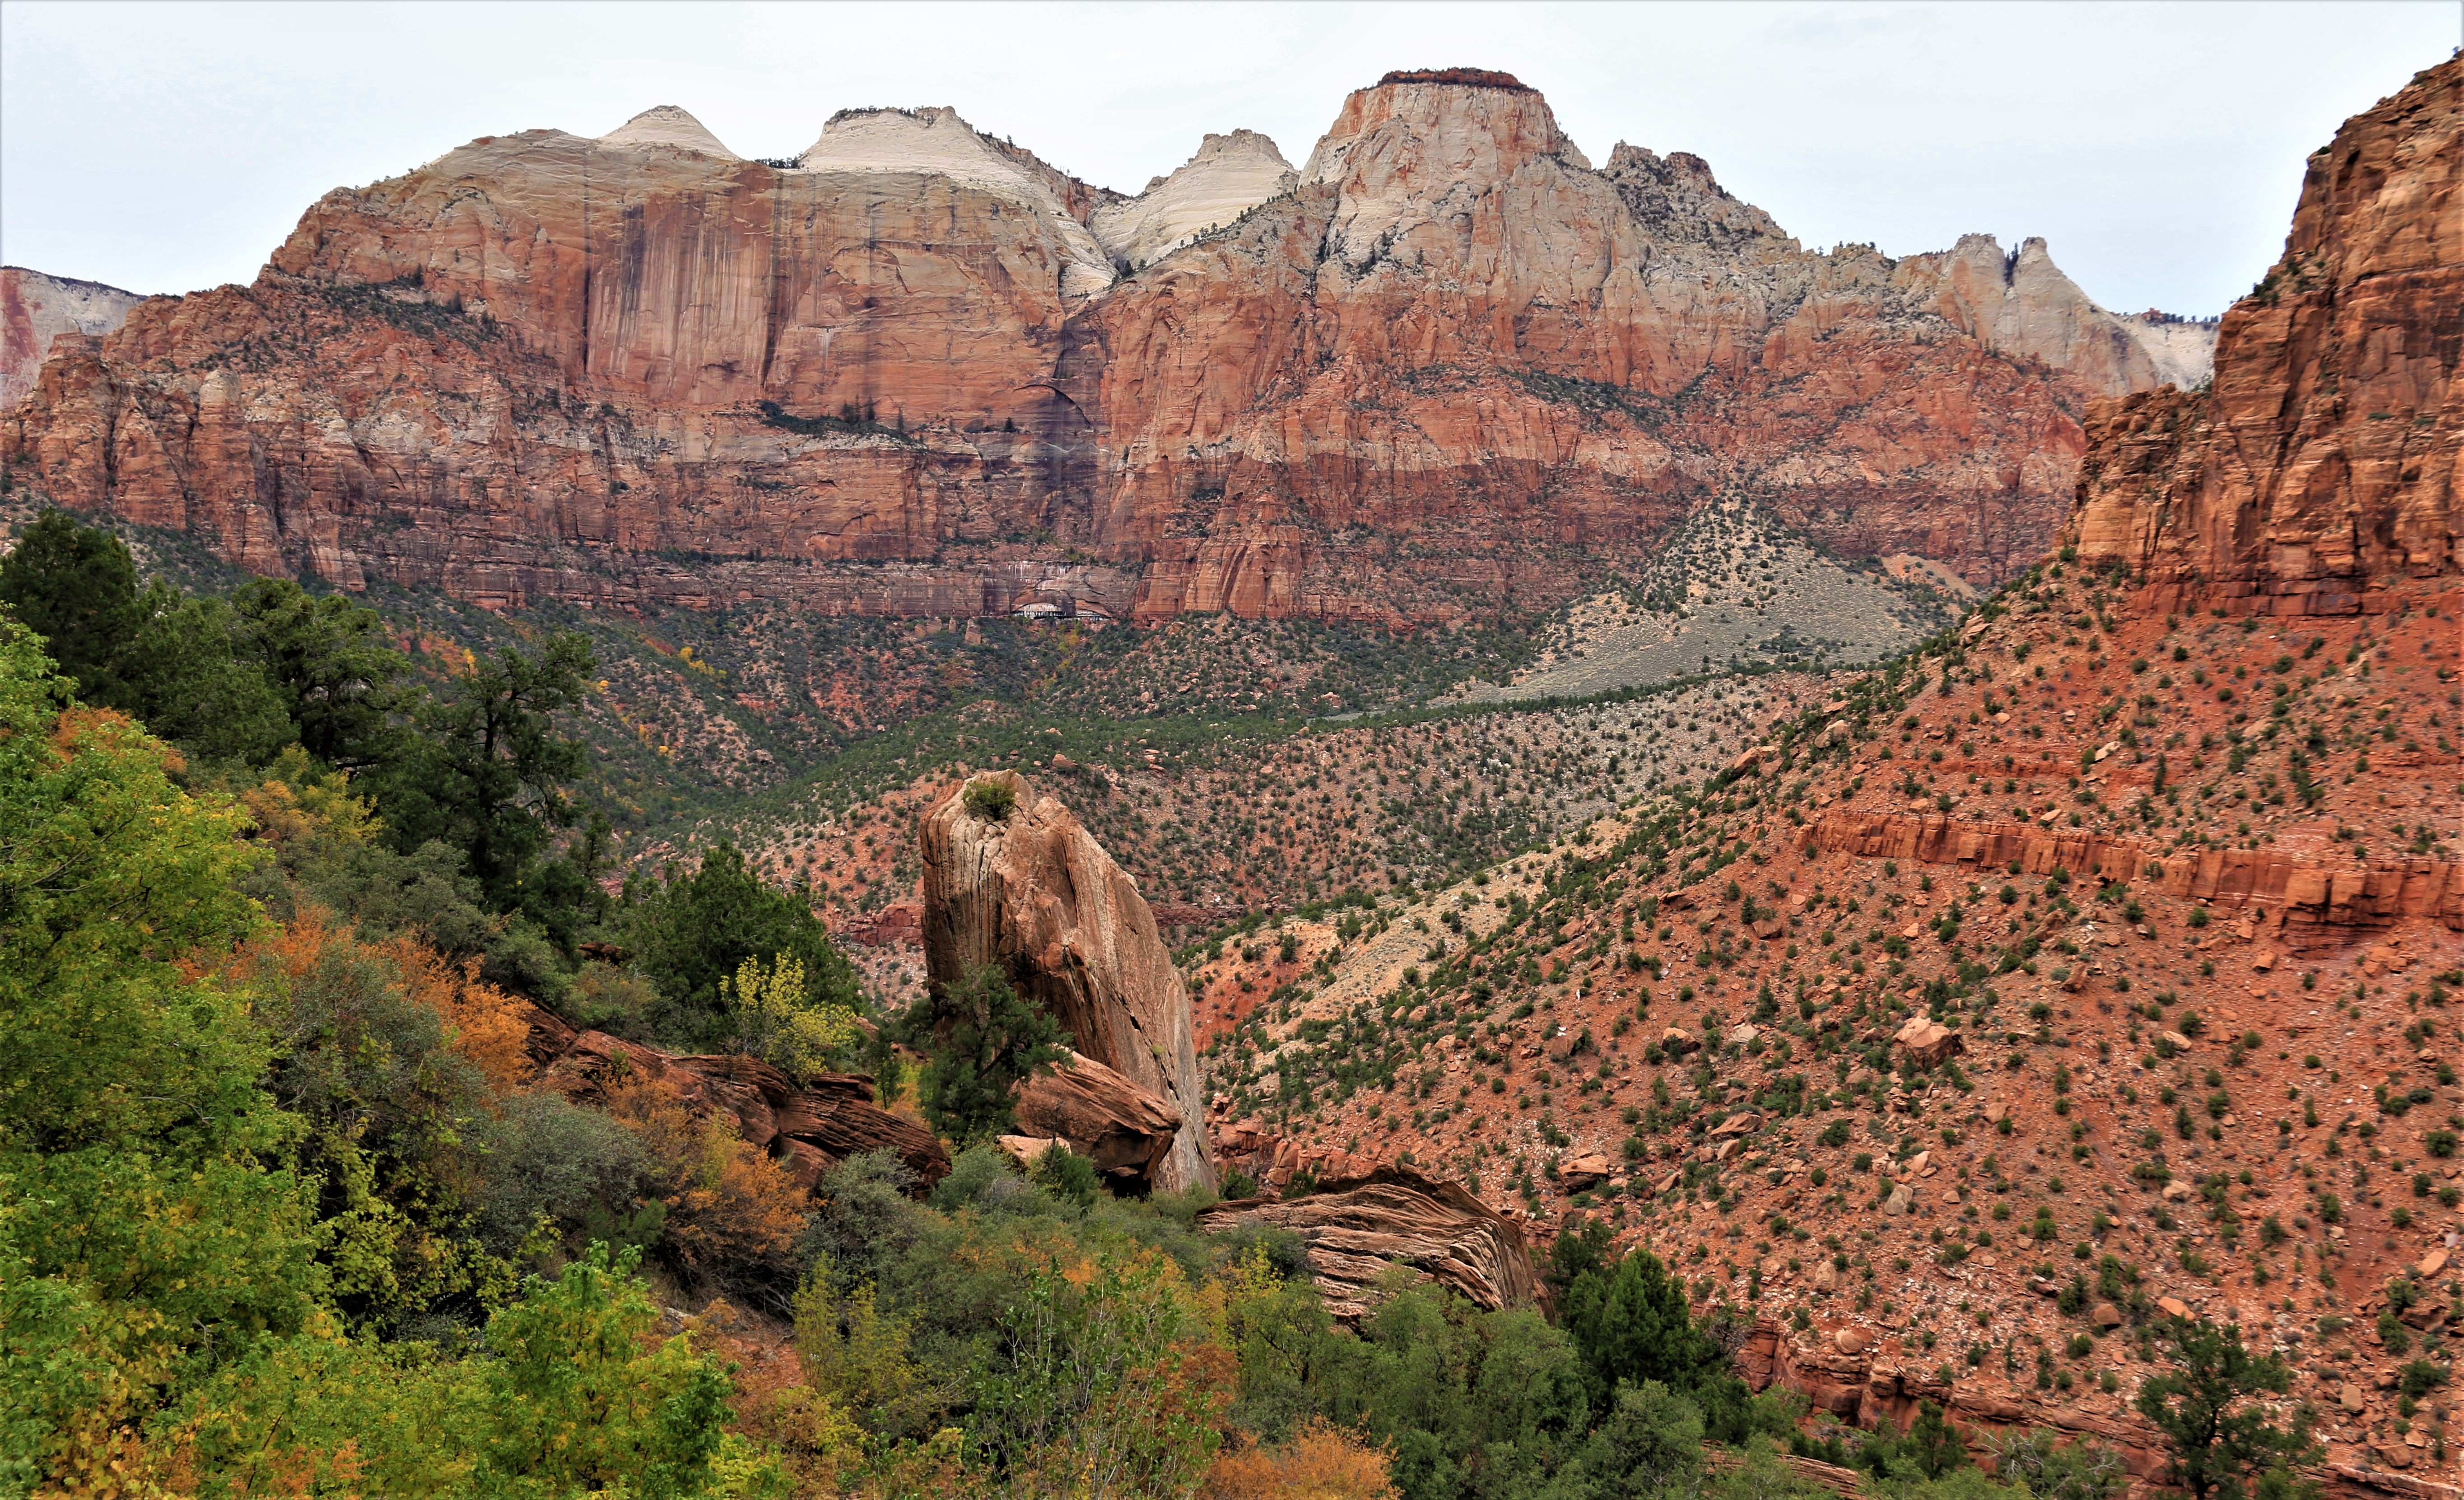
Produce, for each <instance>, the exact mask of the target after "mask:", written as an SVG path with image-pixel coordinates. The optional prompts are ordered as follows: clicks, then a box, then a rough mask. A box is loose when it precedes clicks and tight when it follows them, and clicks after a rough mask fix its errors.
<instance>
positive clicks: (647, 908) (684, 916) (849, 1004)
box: [626, 839, 862, 1048]
mask: <svg viewBox="0 0 2464 1500" xmlns="http://www.w3.org/2000/svg"><path fill="white" fill-rule="evenodd" d="M626 932H627V937H628V938H629V940H630V943H631V946H632V950H633V961H634V965H635V966H636V967H637V968H639V969H640V970H641V971H642V974H643V976H644V977H645V978H647V979H648V980H649V982H650V983H651V984H652V985H653V986H654V987H655V988H656V989H657V990H658V994H659V1007H658V1009H657V1011H656V1012H655V1013H654V1014H653V1016H652V1018H651V1024H652V1028H653V1030H654V1031H656V1032H657V1033H658V1034H659V1035H660V1036H662V1037H664V1038H667V1039H669V1040H671V1041H673V1042H675V1043H676V1044H677V1045H679V1046H685V1047H693V1048H717V1047H724V1046H726V1045H728V1044H729V1043H730V1041H732V1040H733V1039H734V1036H735V1028H736V1025H737V1023H736V1020H735V1018H734V1015H733V1013H732V1008H731V1006H730V1005H729V1004H728V1002H727V999H726V997H725V996H724V995H723V994H722V993H721V987H722V985H724V984H726V983H728V982H733V981H734V979H735V977H736V975H737V972H738V971H740V970H741V969H742V968H743V967H744V965H746V964H747V963H754V962H760V963H775V962H777V961H778V960H793V961H794V962H796V963H797V964H799V965H801V966H802V968H803V986H804V1002H803V1003H804V1004H807V1005H810V1006H816V1007H838V1008H844V1009H848V1010H854V1009H858V1008H860V1007H861V1004H862V1000H861V995H860V991H859V990H858V987H857V984H856V979H855V970H854V969H853V968H852V967H850V966H849V965H848V963H847V956H846V955H844V954H842V953H840V952H839V950H838V947H837V945H836V944H834V943H832V942H831V941H830V934H829V929H828V928H826V927H825V926H824V925H823V924H822V920H821V918H820V917H818V916H815V915H813V909H812V907H811V905H810V904H809V903H807V902H806V901H805V899H804V898H803V896H802V895H800V894H798V893H795V892H793V891H784V890H781V889H780V888H778V887H776V886H773V885H770V884H767V883H766V882H764V881H763V880H762V879H761V877H760V876H759V875H758V874H756V873H754V871H753V869H752V867H751V866H749V865H747V864H746V863H745V862H744V853H743V851H742V850H741V849H737V847H736V846H735V845H734V844H731V843H728V842H727V841H726V840H723V839H722V840H720V841H719V842H718V843H717V844H715V845H714V846H712V848H711V849H710V850H709V852H707V853H705V854H704V855H702V860H701V868H700V869H699V870H696V871H693V873H692V874H690V875H686V876H683V877H681V878H679V879H674V880H671V881H669V882H668V883H667V884H666V885H664V886H660V887H657V888H655V889H652V890H650V891H649V892H647V893H642V892H637V893H636V894H635V896H634V900H633V904H632V907H631V910H630V911H629V913H628V914H627V920H626Z"/></svg>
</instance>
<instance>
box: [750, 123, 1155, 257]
mask: <svg viewBox="0 0 2464 1500" xmlns="http://www.w3.org/2000/svg"><path fill="white" fill-rule="evenodd" d="M797 165H798V167H799V169H801V170H803V171H806V172H865V173H873V172H880V173H893V172H913V173H917V174H921V175H926V176H933V177H945V178H948V179H949V180H950V181H952V182H955V183H958V184H960V185H962V186H965V187H968V188H979V189H981V190H983V191H986V192H992V193H998V194H1000V195H1001V196H1002V197H1004V198H1009V199H1013V200H1015V201H1017V202H1019V203H1022V204H1024V205H1025V206H1026V207H1027V208H1028V209H1030V210H1033V211H1034V213H1035V216H1036V218H1037V220H1038V222H1040V223H1041V224H1043V225H1044V227H1045V230H1046V231H1047V232H1050V233H1051V234H1052V235H1053V236H1054V238H1055V239H1057V240H1058V241H1059V242H1060V245H1061V247H1062V250H1063V253H1064V254H1066V255H1067V264H1066V265H1065V266H1064V267H1063V269H1062V276H1061V289H1062V291H1063V292H1064V293H1066V294H1067V295H1070V296H1074V297H1090V296H1092V295H1094V294H1095V293H1097V292H1100V291H1102V290H1104V288H1106V287H1108V286H1110V285H1111V284H1112V282H1113V280H1114V279H1115V275H1114V273H1113V270H1112V259H1111V256H1110V255H1109V254H1105V251H1104V248H1103V246H1102V245H1100V244H1098V243H1097V242H1096V240H1095V236H1094V235H1093V234H1091V233H1089V232H1088V229H1087V226H1086V225H1085V224H1083V223H1081V222H1079V220H1078V218H1077V217H1076V215H1074V214H1072V213H1071V212H1070V211H1069V209H1068V206H1067V204H1066V203H1064V202H1063V201H1062V196H1061V193H1060V191H1059V190H1057V188H1056V186H1055V185H1056V183H1058V182H1063V181H1065V179H1063V177H1062V174H1061V173H1060V172H1058V171H1056V170H1054V169H1053V168H1051V167H1048V166H1045V165H1043V164H1042V163H1040V162H1035V161H1033V159H1032V158H1027V157H1025V156H1024V154H1023V153H1021V152H1017V151H1013V150H1011V149H1008V148H1006V147H1003V146H1001V145H1000V144H997V143H994V142H993V141H991V140H989V139H988V138H986V137H985V136H984V135H983V133H982V132H980V131H979V130H977V129H976V127H975V126H973V125H971V124H969V123H967V122H966V121H964V120H963V119H961V118H959V115H958V112H957V110H955V109H950V108H947V107H944V106H935V107H931V108H925V109H843V110H841V111H839V112H838V113H837V114H836V115H833V116H831V117H830V121H829V123H827V124H825V125H824V126H823V127H822V133H821V135H820V137H819V138H818V139H816V140H815V141H814V142H813V143H812V144H811V145H809V146H806V147H805V148H804V154H803V156H802V157H801V158H799V159H798V163H797ZM1039 168H1041V169H1040V170H1039Z"/></svg>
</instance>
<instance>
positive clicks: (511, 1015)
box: [234, 905, 531, 1093]
mask: <svg viewBox="0 0 2464 1500" xmlns="http://www.w3.org/2000/svg"><path fill="white" fill-rule="evenodd" d="M352 953H361V954H376V955H379V956H381V957H382V958H383V959H384V960H385V962H386V964H387V966H389V967H390V968H391V969H392V970H393V971H394V974H395V976H396V979H397V981H398V983H399V987H400V989H401V992H402V995H403V998H404V999H406V1000H408V1001H410V1002H411V1003H412V1004H417V1005H421V1006H424V1007H426V1008H427V1009H429V1010H432V1011H434V1012H435V1013H436V1015H437V1018H438V1020H439V1021H440V1022H442V1023H443V1026H444V1031H445V1043H446V1046H448V1047H450V1048H452V1049H453V1050H454V1051H455V1052H456V1053H459V1054H460V1055H461V1056H463V1057H465V1058H467V1059H469V1060H470V1061H471V1062H472V1063H473V1065H475V1066H476V1067H477V1068H478V1069H479V1070H480V1071H481V1072H482V1073H484V1074H485V1075H486V1076H487V1079H488V1083H489V1086H490V1087H491V1088H493V1089H495V1091H496V1092H499V1093H502V1092H506V1091H508V1090H510V1089H513V1088H515V1087H516V1086H517V1085H519V1084H520V1083H521V1082H522V1081H523V1080H524V1079H526V1078H528V1077H529V1076H530V1072H531V1062H530V1054H529V1053H528V1051H527V1050H526V1049H525V1044H526V1043H527V1041H528V1040H529V1037H530V1023H529V1022H528V1021H527V1020H526V1019H525V1009H526V1006H525V1004H524V1003H523V1002H522V1001H521V1000H519V999H517V998H516V997H515V996H512V995H509V994H507V993H506V992H505V991H503V990H501V989H498V988H497V987H496V986H495V985H494V984H491V983H489V982H486V981H485V980H482V979H480V978H479V960H477V959H467V960H462V961H461V962H458V963H457V962H455V961H454V960H451V959H448V958H446V957H445V956H444V955H443V954H440V953H438V952H436V951H435V950H434V949H432V948H429V946H428V945H426V944H425V943H422V942H421V941H420V940H419V939H418V938H416V937H410V936H407V935H405V936H402V937H391V938H387V939H386V940H385V941H384V942H381V943H375V944H369V943H364V942H362V941H361V940H360V939H359V938H358V937H355V936H354V935H353V934H352V933H351V932H350V931H349V929H348V928H346V927H343V926H341V925H339V924H337V923H336V922H335V920H334V916H333V914H332V913H330V912H328V911H326V910H325V909H324V908H322V907H319V906H314V905H303V906H301V907H300V908H299V911H298V913H297V915H295V916H294V917H293V918H292V919H291V920H290V921H289V922H287V923H285V924H283V925H281V926H279V927H274V928H270V929H268V930H267V931H265V932H263V933H261V934H260V935H258V936H257V937H254V938H253V939H251V940H250V942H249V943H248V944H247V946H246V947H245V948H244V949H243V950H242V952H241V953H240V955H239V957H238V960H237V962H236V964H235V965H234V967H235V968H236V969H237V971H238V974H239V976H240V977H241V978H257V977H271V976H275V975H278V976H280V977H281V978H282V979H283V980H284V981H285V982H289V983H294V984H296V983H298V982H300V981H301V980H303V979H305V978H306V977H307V976H308V974H309V973H310V972H311V971H313V970H314V969H315V968H316V967H317V966H318V965H319V963H321V962H323V961H324V960H325V959H326V958H327V956H328V955H333V954H343V955H348V954H352Z"/></svg>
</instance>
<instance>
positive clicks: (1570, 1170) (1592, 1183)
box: [1557, 1151, 1617, 1193]
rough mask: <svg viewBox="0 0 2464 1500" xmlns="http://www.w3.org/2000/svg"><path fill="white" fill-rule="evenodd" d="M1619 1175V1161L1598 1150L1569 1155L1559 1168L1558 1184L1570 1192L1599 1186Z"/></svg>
mask: <svg viewBox="0 0 2464 1500" xmlns="http://www.w3.org/2000/svg"><path fill="white" fill-rule="evenodd" d="M1616 1175H1617V1163H1615V1162H1613V1161H1611V1160H1610V1159H1609V1158H1607V1157H1605V1156H1602V1155H1601V1154H1600V1153H1598V1152H1596V1151H1591V1152H1585V1153H1584V1154H1583V1155H1581V1156H1579V1157H1569V1158H1566V1160H1565V1161H1564V1162H1562V1163H1561V1164H1560V1165H1559V1166H1558V1168H1557V1184H1558V1185H1559V1186H1560V1187H1563V1188H1564V1189H1565V1190H1566V1191H1567V1192H1569V1193H1579V1192H1581V1191H1583V1190H1584V1189H1585V1188H1587V1187H1597V1186H1599V1185H1600V1184H1601V1183H1602V1182H1605V1181H1607V1180H1609V1179H1610V1178H1612V1177H1614V1176H1616Z"/></svg>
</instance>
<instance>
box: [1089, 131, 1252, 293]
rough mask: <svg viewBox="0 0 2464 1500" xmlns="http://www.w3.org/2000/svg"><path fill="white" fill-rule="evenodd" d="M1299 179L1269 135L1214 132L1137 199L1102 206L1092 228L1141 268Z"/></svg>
mask: <svg viewBox="0 0 2464 1500" xmlns="http://www.w3.org/2000/svg"><path fill="white" fill-rule="evenodd" d="M1292 182H1293V176H1292V165H1291V164H1290V163H1289V162H1287V161H1285V160H1284V153H1283V152H1281V151H1279V150H1277V149H1275V143H1274V142H1272V141H1270V140H1268V139H1267V138H1266V137H1265V136H1263V135H1260V134H1259V133H1258V132H1257V131H1254V130H1235V131H1233V132H1232V133H1231V134H1230V135H1215V134H1213V133H1211V132H1210V133H1209V134H1208V135H1207V137H1206V139H1205V140H1204V141H1203V142H1201V143H1199V147H1198V151H1197V154H1196V155H1194V156H1192V157H1191V158H1190V159H1189V160H1188V161H1187V162H1185V163H1183V164H1181V165H1180V166H1179V167H1178V168H1177V169H1176V170H1175V171H1174V172H1173V173H1172V174H1171V175H1170V176H1168V177H1158V178H1156V179H1155V180H1154V181H1153V182H1150V183H1148V184H1147V189H1146V191H1144V192H1142V193H1140V194H1138V195H1137V196H1136V197H1134V198H1130V199H1126V200H1124V201H1122V202H1119V203H1111V204H1106V205H1105V206H1104V207H1102V208H1100V209H1097V210H1095V211H1094V212H1093V213H1092V214H1091V215H1089V219H1088V228H1089V229H1091V230H1093V231H1094V232H1095V238H1096V241H1097V242H1098V243H1100V244H1101V245H1102V246H1103V247H1104V249H1105V250H1106V252H1108V253H1109V254H1111V256H1112V257H1113V258H1114V259H1115V260H1117V261H1120V262H1121V263H1123V264H1125V265H1127V266H1128V267H1129V268H1130V269H1131V270H1133V271H1134V270H1137V269H1138V268H1140V267H1142V266H1147V265H1151V264H1153V263H1154V262H1155V261H1158V260H1161V259H1162V258H1163V257H1164V256H1166V255H1169V254H1172V253H1173V252H1174V251H1176V250H1178V249H1179V248H1180V247H1182V246H1183V245H1186V244H1188V243H1189V242H1190V241H1192V240H1194V239H1196V238H1198V237H1199V235H1200V234H1203V233H1205V232H1207V231H1208V230H1211V229H1216V228H1220V227H1221V226H1223V225H1226V224H1229V223H1231V222H1232V221H1233V220H1235V219H1237V218H1239V217H1240V216H1241V215H1242V214H1243V213H1246V212H1248V211H1249V210H1251V209H1254V208H1256V207H1257V206H1258V205H1260V204H1262V203H1264V202H1265V201H1266V200H1267V199H1269V198H1272V197H1274V196H1276V195H1277V194H1279V193H1284V192H1288V191H1290V190H1291V187H1292Z"/></svg>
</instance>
